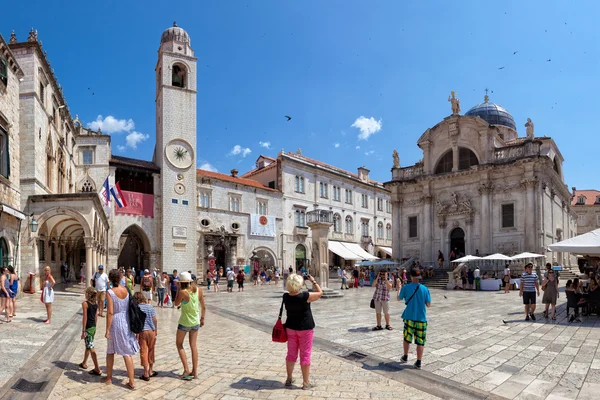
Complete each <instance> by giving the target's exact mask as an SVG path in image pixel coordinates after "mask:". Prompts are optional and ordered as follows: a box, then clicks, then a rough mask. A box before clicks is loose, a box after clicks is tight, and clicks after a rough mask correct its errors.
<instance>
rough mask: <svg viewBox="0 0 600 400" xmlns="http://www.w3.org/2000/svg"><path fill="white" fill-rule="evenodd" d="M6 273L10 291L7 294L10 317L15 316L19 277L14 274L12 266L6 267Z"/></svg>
mask: <svg viewBox="0 0 600 400" xmlns="http://www.w3.org/2000/svg"><path fill="white" fill-rule="evenodd" d="M8 272H9V274H10V291H9V293H8V295H9V297H10V301H11V303H12V316H13V317H16V316H17V293H18V292H19V276H18V275H17V274H16V273H15V269H14V268H13V266H12V265H9V266H8Z"/></svg>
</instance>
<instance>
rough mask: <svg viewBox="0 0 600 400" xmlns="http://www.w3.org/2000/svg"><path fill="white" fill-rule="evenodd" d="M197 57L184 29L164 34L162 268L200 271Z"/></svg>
mask: <svg viewBox="0 0 600 400" xmlns="http://www.w3.org/2000/svg"><path fill="white" fill-rule="evenodd" d="M196 60H197V59H196V57H194V50H192V47H191V43H190V37H189V35H188V33H187V32H186V31H184V30H183V29H181V28H180V27H178V26H177V24H176V23H173V26H172V27H171V28H169V29H167V30H166V31H164V32H163V34H162V37H161V40H160V48H159V49H158V62H157V64H156V149H155V154H154V160H155V162H156V163H157V164H158V165H159V166H160V170H161V177H160V184H159V193H160V196H161V198H160V202H161V204H162V207H161V208H162V215H161V226H160V243H161V264H162V270H163V271H165V272H169V273H171V272H172V271H173V270H174V269H177V270H179V271H188V270H191V271H193V272H195V271H196V241H197V240H196V191H197V190H196Z"/></svg>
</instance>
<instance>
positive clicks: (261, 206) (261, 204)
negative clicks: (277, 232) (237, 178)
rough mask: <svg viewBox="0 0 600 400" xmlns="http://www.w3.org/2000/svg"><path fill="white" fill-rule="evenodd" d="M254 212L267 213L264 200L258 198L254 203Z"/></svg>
mask: <svg viewBox="0 0 600 400" xmlns="http://www.w3.org/2000/svg"><path fill="white" fill-rule="evenodd" d="M256 212H257V213H258V214H260V215H267V214H268V210H267V201H266V200H258V202H257V203H256Z"/></svg>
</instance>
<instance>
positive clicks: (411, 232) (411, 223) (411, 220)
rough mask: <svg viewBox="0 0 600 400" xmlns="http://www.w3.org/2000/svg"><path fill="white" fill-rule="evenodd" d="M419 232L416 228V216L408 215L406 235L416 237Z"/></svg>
mask: <svg viewBox="0 0 600 400" xmlns="http://www.w3.org/2000/svg"><path fill="white" fill-rule="evenodd" d="M418 234H419V230H418V229H417V217H408V237H409V238H416V237H417V236H418Z"/></svg>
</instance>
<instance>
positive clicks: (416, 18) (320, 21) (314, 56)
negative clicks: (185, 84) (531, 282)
mask: <svg viewBox="0 0 600 400" xmlns="http://www.w3.org/2000/svg"><path fill="white" fill-rule="evenodd" d="M48 4H49V3H48V2H47V1H37V0H34V1H29V2H28V3H27V10H28V11H27V12H24V10H23V7H24V6H23V5H22V4H20V3H19V2H8V3H7V4H5V5H4V6H3V11H2V14H3V21H4V22H3V23H2V28H1V29H0V33H1V34H2V35H3V36H4V38H5V39H6V40H8V38H9V37H10V32H11V30H12V29H14V30H15V32H16V33H17V35H18V38H19V40H26V38H27V33H28V31H29V29H30V28H31V27H32V26H33V27H34V28H36V29H37V30H38V32H39V36H40V39H41V40H42V41H43V44H44V49H45V50H46V51H47V52H48V56H49V59H50V61H51V63H52V67H53V68H54V69H55V73H56V75H57V77H58V79H59V82H60V84H61V85H62V86H63V88H64V92H65V95H66V98H67V102H68V104H69V107H70V110H71V113H72V114H73V115H75V114H78V115H79V118H80V119H81V120H82V121H84V123H90V122H93V121H95V120H96V119H97V118H98V115H102V116H103V119H102V123H103V126H105V127H107V128H108V127H111V128H112V129H111V131H113V132H114V133H112V136H113V138H112V143H113V152H114V153H115V154H120V155H125V156H130V157H137V158H143V159H150V158H151V156H152V151H153V148H154V141H155V105H154V95H155V81H154V79H155V75H154V67H155V65H156V57H157V50H158V46H159V43H160V36H161V34H162V32H163V30H165V29H166V28H168V27H169V26H171V25H172V23H173V20H177V23H178V25H179V26H181V27H183V28H184V29H186V30H187V32H188V33H189V34H190V36H191V39H192V47H193V48H194V50H195V52H196V56H197V57H198V114H197V126H198V133H197V134H198V152H197V154H198V165H199V166H200V165H202V164H204V163H208V164H210V165H211V166H212V167H213V168H216V169H217V170H219V171H220V172H225V173H227V172H228V171H229V170H230V169H232V168H238V169H239V170H240V171H247V170H249V169H251V168H252V167H253V164H254V161H255V160H256V157H258V155H259V154H266V155H270V156H276V154H277V152H279V151H280V150H281V149H282V148H284V149H285V150H286V151H295V150H296V149H297V148H301V149H302V152H303V154H304V155H306V156H308V157H311V158H316V159H319V160H321V161H324V162H328V163H331V164H333V165H336V166H339V167H342V168H345V169H348V170H350V171H356V168H357V167H359V166H361V165H366V166H367V167H368V168H369V169H371V176H372V177H373V178H375V179H378V180H381V181H387V180H389V179H390V167H391V164H392V158H391V153H392V149H393V148H396V149H398V151H399V153H400V157H401V163H402V166H406V165H410V164H413V163H415V162H416V161H418V160H419V159H420V158H421V156H422V154H421V151H420V149H419V148H418V147H417V146H416V140H417V139H418V137H419V136H420V135H421V134H422V133H423V132H424V131H425V130H426V129H427V128H428V127H431V126H433V125H435V124H437V123H438V122H439V121H441V120H442V119H443V118H444V117H446V116H448V115H449V114H450V104H449V103H448V102H447V98H448V94H449V92H450V91H451V90H455V91H457V93H458V97H459V98H460V100H461V106H462V109H463V110H462V112H463V113H464V112H466V111H467V110H468V109H469V108H470V107H472V106H473V105H475V104H478V103H480V102H482V100H483V95H484V91H483V90H484V89H485V88H486V87H488V88H489V89H490V90H493V93H490V98H491V101H493V102H495V103H498V104H500V105H502V106H504V107H505V108H506V109H507V110H509V111H510V112H511V113H512V115H513V116H514V118H515V120H516V122H517V129H518V130H519V133H520V135H521V136H524V135H525V128H524V127H523V124H524V123H525V121H526V119H527V118H528V117H529V118H531V119H532V120H533V122H534V123H535V133H536V135H538V136H541V135H547V136H551V137H553V138H554V140H555V141H556V142H557V144H558V146H559V148H560V150H561V152H562V154H563V156H564V158H565V160H566V162H565V165H564V171H565V176H566V181H567V184H568V185H569V187H571V186H577V187H578V188H580V189H583V188H600V182H599V179H598V174H597V173H594V172H592V171H593V169H592V168H594V169H595V167H594V166H595V165H596V164H595V162H594V161H593V160H594V159H595V157H597V152H598V145H599V143H600V139H599V138H598V126H597V124H596V115H597V114H598V110H599V107H598V96H597V93H598V89H599V86H600V81H599V79H598V72H599V70H600V48H599V47H598V46H597V45H596V43H597V42H598V41H599V40H600V31H599V30H598V29H595V23H596V19H597V16H598V15H600V13H599V11H600V2H597V1H582V0H577V1H574V0H573V1H570V0H563V1H548V0H546V1H496V2H482V1H475V0H472V1H471V0H469V1H454V2H449V1H442V0H439V1H425V0H423V1H413V2H408V1H392V0H388V1H370V2H367V1H354V0H330V1H317V0H303V1H284V0H269V1H267V0H265V1H248V0H247V1H233V0H219V1H179V2H172V3H166V2H158V1H154V0H152V1H143V2H142V1H128V2H120V1H114V0H109V1H103V2H81V1H60V0H59V1H56V2H54V3H53V7H51V8H49V7H48ZM165 4H169V5H167V6H165ZM165 7H166V8H167V10H165ZM168 9H170V10H168ZM515 51H516V52H517V53H516V54H513V53H514V52H515ZM549 59H550V60H551V61H546V60H549ZM500 67H504V69H499V68H500ZM88 88H89V89H88ZM92 93H93V95H92ZM285 115H290V116H291V117H292V120H291V121H289V122H287V121H286V119H285V118H284V116H285ZM108 116H111V117H113V118H114V119H115V120H114V121H112V120H110V119H108V120H105V118H106V117H108ZM361 116H362V117H365V120H360V121H362V123H360V121H359V123H358V124H355V121H357V119H359V118H360V117H361ZM371 118H372V119H371ZM121 120H124V121H121ZM129 120H131V121H129ZM353 124H355V125H356V126H354V127H353V126H352V125H353ZM357 126H358V127H357ZM360 127H362V128H363V138H361V137H359V135H360V134H361V130H360V129H359V128H360ZM109 129H110V128H109ZM119 129H120V130H121V131H120V132H117V131H115V130H119ZM367 129H371V131H376V132H375V133H372V134H370V135H366V134H364V132H366V131H367ZM378 129H379V130H378ZM104 131H105V132H106V129H104ZM364 136H368V138H364ZM261 143H262V145H261ZM266 143H268V144H269V145H268V146H267V145H266ZM134 146H135V147H136V148H135V149H134ZM235 146H239V147H235ZM263 146H264V147H263ZM234 149H237V150H239V151H233V153H237V154H231V153H232V150H234ZM248 150H250V151H248Z"/></svg>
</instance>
